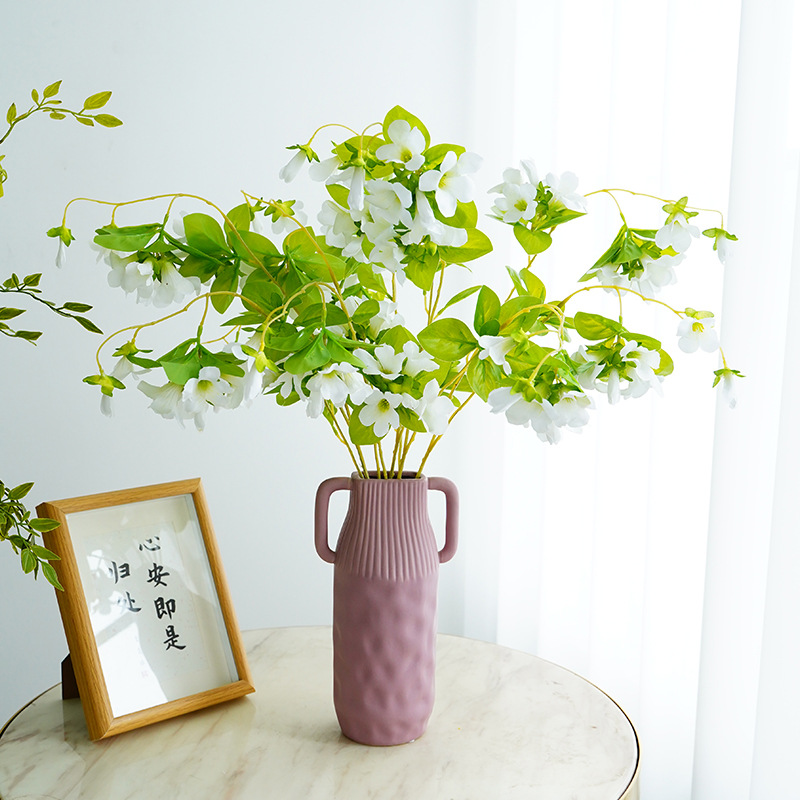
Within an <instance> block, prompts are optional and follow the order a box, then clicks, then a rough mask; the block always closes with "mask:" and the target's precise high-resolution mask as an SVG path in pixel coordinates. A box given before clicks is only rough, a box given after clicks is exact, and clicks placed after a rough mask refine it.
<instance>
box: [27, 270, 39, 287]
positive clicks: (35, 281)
mask: <svg viewBox="0 0 800 800" xmlns="http://www.w3.org/2000/svg"><path fill="white" fill-rule="evenodd" d="M41 279H42V273H41V272H36V273H34V274H33V275H26V276H25V277H24V278H23V279H22V283H23V284H24V285H25V286H38V285H39V281H41Z"/></svg>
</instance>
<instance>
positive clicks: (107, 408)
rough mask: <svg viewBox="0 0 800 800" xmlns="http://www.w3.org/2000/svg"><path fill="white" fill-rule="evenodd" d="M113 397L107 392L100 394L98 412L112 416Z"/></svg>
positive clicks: (105, 415)
mask: <svg viewBox="0 0 800 800" xmlns="http://www.w3.org/2000/svg"><path fill="white" fill-rule="evenodd" d="M112 402H113V398H112V397H111V396H110V395H107V394H101V395H100V413H101V414H102V415H103V416H104V417H113V416H114V406H113V404H112Z"/></svg>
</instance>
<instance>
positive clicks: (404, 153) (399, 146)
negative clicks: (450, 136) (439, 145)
mask: <svg viewBox="0 0 800 800" xmlns="http://www.w3.org/2000/svg"><path fill="white" fill-rule="evenodd" d="M387 133H388V134H389V140H390V142H391V144H384V145H381V146H380V147H379V148H378V149H377V150H376V151H375V155H376V156H378V158H380V159H382V160H383V161H393V162H395V163H398V164H404V165H405V168H406V169H408V170H411V171H412V172H413V171H414V170H418V169H419V168H420V167H421V166H422V165H423V164H424V163H425V156H424V155H422V151H423V150H424V149H425V136H424V135H423V134H422V131H420V129H419V128H412V127H411V125H410V124H409V123H408V122H407V121H406V120H404V119H396V120H394V122H392V123H391V124H390V125H389V129H388V131H387Z"/></svg>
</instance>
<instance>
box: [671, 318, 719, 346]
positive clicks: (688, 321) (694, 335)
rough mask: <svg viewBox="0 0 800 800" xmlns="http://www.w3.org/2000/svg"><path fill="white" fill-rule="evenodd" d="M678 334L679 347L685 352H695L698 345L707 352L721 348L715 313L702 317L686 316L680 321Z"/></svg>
mask: <svg viewBox="0 0 800 800" xmlns="http://www.w3.org/2000/svg"><path fill="white" fill-rule="evenodd" d="M678 336H679V337H680V338H679V339H678V347H680V349H681V350H683V352H684V353H694V352H696V351H697V348H698V347H699V348H700V349H701V350H704V351H705V352H706V353H713V352H714V351H715V350H717V349H718V348H719V339H718V338H717V332H716V331H715V330H714V317H713V315H712V316H708V317H703V318H702V319H696V318H695V317H684V318H683V319H682V320H681V321H680V322H679V323H678Z"/></svg>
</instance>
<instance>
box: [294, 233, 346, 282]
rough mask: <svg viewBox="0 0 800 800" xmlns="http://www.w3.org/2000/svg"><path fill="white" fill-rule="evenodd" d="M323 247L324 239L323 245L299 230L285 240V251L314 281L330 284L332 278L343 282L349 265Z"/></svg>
mask: <svg viewBox="0 0 800 800" xmlns="http://www.w3.org/2000/svg"><path fill="white" fill-rule="evenodd" d="M323 245H324V239H323V240H322V243H320V241H318V240H317V239H314V240H313V241H312V240H311V239H310V238H309V236H308V233H307V232H306V231H305V230H300V229H298V230H296V231H292V233H290V234H289V235H288V236H287V237H286V238H285V239H284V240H283V251H284V252H285V253H286V254H287V255H288V256H290V258H291V259H292V262H293V263H294V265H295V266H296V267H297V268H298V269H299V270H301V271H302V272H304V273H305V274H306V275H308V277H309V278H311V279H312V280H315V281H324V282H328V283H330V281H331V278H332V277H334V278H336V280H337V281H341V280H343V279H344V276H345V274H346V272H347V265H346V264H345V262H344V261H342V259H341V258H339V257H338V256H337V255H335V254H334V253H333V252H331V251H330V248H328V247H327V246H323ZM320 251H322V252H320Z"/></svg>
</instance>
